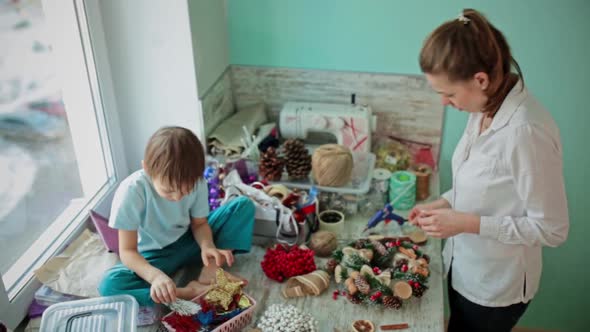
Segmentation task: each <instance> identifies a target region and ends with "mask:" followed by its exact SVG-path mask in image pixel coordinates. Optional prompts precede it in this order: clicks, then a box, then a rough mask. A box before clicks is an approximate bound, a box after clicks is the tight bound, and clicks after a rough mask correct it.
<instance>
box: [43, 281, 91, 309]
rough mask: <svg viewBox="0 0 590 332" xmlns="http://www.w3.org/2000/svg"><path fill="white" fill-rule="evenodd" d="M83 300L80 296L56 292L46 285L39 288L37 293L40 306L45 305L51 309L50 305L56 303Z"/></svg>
mask: <svg viewBox="0 0 590 332" xmlns="http://www.w3.org/2000/svg"><path fill="white" fill-rule="evenodd" d="M81 299H83V298H82V297H79V296H75V295H69V294H63V293H60V292H56V291H54V290H53V289H51V288H49V287H48V286H46V285H43V286H41V288H39V289H38V290H37V291H36V292H35V300H37V303H39V304H40V305H44V306H46V307H49V306H50V305H53V304H56V303H62V302H68V301H75V300H81Z"/></svg>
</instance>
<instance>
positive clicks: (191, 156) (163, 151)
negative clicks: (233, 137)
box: [143, 127, 205, 193]
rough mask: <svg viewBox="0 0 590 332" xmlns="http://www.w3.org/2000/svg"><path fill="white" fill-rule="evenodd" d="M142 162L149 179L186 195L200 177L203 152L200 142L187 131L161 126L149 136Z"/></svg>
mask: <svg viewBox="0 0 590 332" xmlns="http://www.w3.org/2000/svg"><path fill="white" fill-rule="evenodd" d="M143 162H144V167H145V171H146V173H147V174H148V175H149V176H150V177H151V178H152V179H157V180H158V181H161V182H162V184H164V185H166V186H168V187H169V188H170V189H172V190H179V191H182V192H183V193H186V192H190V191H191V190H192V189H193V188H194V186H195V184H196V182H197V181H198V180H199V179H200V178H202V177H203V171H204V168H205V153H204V151H203V146H202V145H201V142H200V141H199V139H198V138H197V136H195V134H193V133H192V132H191V131H190V130H188V129H186V128H182V127H163V128H160V129H158V131H156V132H155V133H154V134H153V135H152V137H150V140H149V141H148V144H147V146H146V148H145V155H144V160H143Z"/></svg>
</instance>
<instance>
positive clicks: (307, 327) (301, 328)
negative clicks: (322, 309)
mask: <svg viewBox="0 0 590 332" xmlns="http://www.w3.org/2000/svg"><path fill="white" fill-rule="evenodd" d="M258 328H259V329H261V330H262V332H275V331H276V332H317V331H318V322H317V320H316V319H315V318H313V316H311V315H310V314H307V313H304V312H301V311H300V310H299V309H297V308H295V307H294V306H292V305H290V304H273V305H271V306H270V307H268V308H267V309H266V311H265V312H264V314H263V315H262V317H261V318H260V320H259V321H258Z"/></svg>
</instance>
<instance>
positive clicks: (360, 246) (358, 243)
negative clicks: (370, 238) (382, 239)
mask: <svg viewBox="0 0 590 332" xmlns="http://www.w3.org/2000/svg"><path fill="white" fill-rule="evenodd" d="M365 243H366V241H365V240H364V239H359V240H356V242H355V243H354V249H363V248H364V247H365Z"/></svg>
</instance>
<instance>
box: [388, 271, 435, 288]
mask: <svg viewBox="0 0 590 332" xmlns="http://www.w3.org/2000/svg"><path fill="white" fill-rule="evenodd" d="M392 278H393V279H401V280H406V281H410V280H412V281H416V282H419V283H421V284H423V285H425V284H426V281H427V278H426V277H424V276H423V275H421V274H417V273H404V272H401V271H399V270H396V271H394V272H393V275H392Z"/></svg>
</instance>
